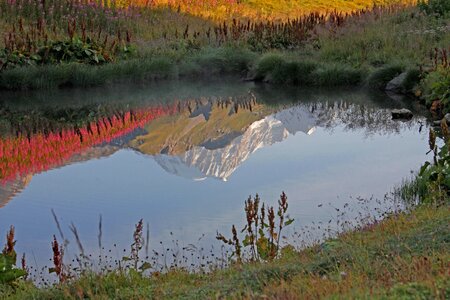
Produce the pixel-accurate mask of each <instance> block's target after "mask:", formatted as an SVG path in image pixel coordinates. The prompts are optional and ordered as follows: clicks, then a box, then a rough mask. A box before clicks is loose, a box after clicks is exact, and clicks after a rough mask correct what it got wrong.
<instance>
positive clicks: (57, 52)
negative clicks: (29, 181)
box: [0, 0, 450, 100]
mask: <svg viewBox="0 0 450 300" xmlns="http://www.w3.org/2000/svg"><path fill="white" fill-rule="evenodd" d="M65 1H67V5H62V6H61V5H57V2H55V1H45V2H43V3H44V7H42V4H39V2H27V1H14V2H11V1H7V0H2V1H0V15H1V19H0V28H4V31H5V32H6V37H5V39H4V41H3V45H1V46H0V47H3V50H0V66H1V67H0V69H1V70H2V71H1V72H0V88H6V89H30V88H52V87H61V86H89V85H99V84H105V83H108V82H113V81H115V80H119V79H125V78H127V79H128V80H148V79H161V78H177V77H183V76H189V77H203V76H205V75H215V76H221V75H223V74H233V75H237V76H240V77H242V78H246V79H251V80H263V81H268V82H272V83H276V84H297V85H316V86H324V85H331V86H333V85H361V84H365V83H367V82H369V84H370V86H380V85H382V84H384V83H385V82H387V81H389V80H390V79H392V78H393V77H395V76H396V75H398V74H400V73H401V72H403V71H408V72H409V73H410V74H411V75H410V76H409V77H408V78H409V79H410V81H409V82H408V85H409V86H410V90H412V87H414V86H415V84H416V83H417V80H418V79H419V77H420V76H422V77H423V76H424V75H425V74H426V73H427V72H428V71H429V69H430V66H431V65H432V64H433V61H432V60H430V52H433V51H434V49H439V51H440V52H442V51H445V52H447V51H448V50H447V49H448V45H449V44H450V30H449V19H448V11H447V8H446V1H442V0H433V1H430V2H429V3H426V4H425V3H421V4H420V5H419V6H418V7H416V6H402V5H398V4H395V5H394V4H393V3H398V2H395V1H394V2H389V3H384V2H380V3H379V4H390V5H388V6H380V7H371V8H370V9H369V8H366V9H364V7H367V3H365V1H345V3H346V4H342V5H343V6H341V7H340V9H339V11H328V12H323V11H322V14H318V13H311V14H305V12H309V10H308V9H305V10H304V11H303V10H302V11H303V14H301V15H296V14H295V13H294V12H292V5H294V6H295V5H300V6H302V5H303V6H305V7H307V6H308V7H310V8H311V11H313V10H314V9H315V11H316V10H320V7H322V5H326V4H329V3H327V2H326V1H324V2H323V3H322V2H317V3H318V4H316V6H313V5H312V3H313V2H305V3H303V2H302V4H294V2H292V1H280V2H277V1H274V2H273V3H272V2H270V1H264V2H255V1H237V2H234V1H225V2H227V5H228V2H230V5H228V6H226V7H227V9H229V10H231V9H234V7H235V6H236V7H239V8H244V7H245V8H246V9H248V10H249V11H253V12H256V11H258V9H259V8H258V7H259V6H261V5H267V6H268V7H272V11H278V12H282V11H285V12H287V11H291V12H292V15H291V16H290V17H291V18H290V19H287V18H281V17H280V18H275V19H274V20H275V21H267V18H266V19H263V18H257V17H256V16H254V17H253V18H245V17H242V16H241V17H236V18H234V19H223V18H219V17H218V18H212V17H211V18H205V17H206V16H204V15H202V13H201V12H202V11H206V8H205V7H209V6H212V5H213V2H212V1H211V2H209V1H203V2H202V4H198V5H197V4H196V3H197V2H195V1H194V2H192V1H189V3H191V2H192V3H194V4H195V5H191V6H189V7H188V5H187V3H188V2H186V3H185V2H183V1H182V2H180V5H179V6H180V7H175V6H174V5H173V3H172V4H170V1H169V6H167V5H163V4H162V3H159V2H158V1H156V2H154V1H149V2H148V3H149V4H148V5H145V4H147V2H146V3H142V2H139V1H137V2H131V3H128V2H126V1H116V2H114V1H113V2H109V4H108V3H107V4H106V5H100V4H98V3H97V2H95V1H92V2H90V1H88V2H87V4H80V5H75V3H73V2H72V1H71V0H65ZM22 2H23V3H22ZM225 2H224V3H223V4H224V5H225ZM275 2H276V3H279V5H281V7H278V6H277V5H275ZM11 3H14V4H11ZM102 3H104V2H102ZM192 3H191V4H192ZM257 3H259V4H257ZM261 3H263V4H261ZM295 3H297V2H295ZM216 4H217V5H216ZM220 4H221V3H220V1H218V2H217V3H216V2H214V7H221V5H220ZM208 5H209V6H208ZM299 9H300V10H301V8H299ZM188 10H194V11H189V14H188V13H187V11H188ZM197 10H198V11H197ZM244 11H245V10H244ZM294 11H295V10H294ZM344 12H345V13H344ZM227 15H229V13H227ZM241 15H245V13H242V14H241ZM94 16H95V17H94ZM218 16H220V14H219V15H218ZM200 17H204V18H205V19H202V18H200ZM440 55H441V54H439V56H440ZM432 59H433V58H432ZM440 69H443V70H440ZM447 69H448V67H446V66H444V67H442V68H439V70H437V74H433V75H432V76H430V78H431V79H430V80H429V81H426V80H425V81H424V89H425V93H426V95H427V96H429V97H432V98H434V97H435V95H434V93H435V92H434V91H435V90H436V88H435V87H431V85H432V84H431V83H428V82H434V79H433V78H435V77H439V78H441V77H444V83H443V84H442V85H443V86H444V87H445V78H446V76H447V75H446V74H447V73H448V72H447V71H446V70H447ZM446 72H447V73H446ZM371 79H372V80H371ZM374 79H375V80H374ZM437 92H438V93H440V91H437ZM433 100H436V99H433Z"/></svg>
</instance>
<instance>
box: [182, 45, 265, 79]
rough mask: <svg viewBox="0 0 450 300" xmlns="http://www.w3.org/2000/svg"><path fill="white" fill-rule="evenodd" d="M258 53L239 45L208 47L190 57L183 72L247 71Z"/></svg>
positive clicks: (224, 72) (221, 72) (216, 72)
mask: <svg viewBox="0 0 450 300" xmlns="http://www.w3.org/2000/svg"><path fill="white" fill-rule="evenodd" d="M255 56H256V54H255V53H253V52H251V51H250V50H248V49H245V48H239V47H231V46H226V47H220V48H216V49H214V48H206V49H203V50H201V51H199V52H197V53H195V54H194V55H193V57H192V58H189V59H188V60H187V61H186V62H185V63H184V64H185V66H183V67H182V68H181V71H182V74H181V75H189V74H183V73H191V72H194V73H203V74H227V73H241V74H244V73H246V72H247V71H248V70H249V69H250V66H251V65H252V63H253V61H254V60H255Z"/></svg>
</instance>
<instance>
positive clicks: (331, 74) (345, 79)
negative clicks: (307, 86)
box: [312, 64, 364, 86]
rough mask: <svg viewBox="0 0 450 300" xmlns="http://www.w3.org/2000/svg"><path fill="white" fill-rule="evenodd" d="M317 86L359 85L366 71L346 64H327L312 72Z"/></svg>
mask: <svg viewBox="0 0 450 300" xmlns="http://www.w3.org/2000/svg"><path fill="white" fill-rule="evenodd" d="M312 77H313V78H312V79H313V83H314V84H315V85H316V86H353V85H359V84H360V83H361V82H362V80H363V78H364V71H363V70H358V69H354V68H351V67H349V66H345V65H338V64H336V65H326V66H322V67H320V68H318V69H317V70H315V71H314V72H313V73H312Z"/></svg>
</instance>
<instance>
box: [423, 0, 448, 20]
mask: <svg viewBox="0 0 450 300" xmlns="http://www.w3.org/2000/svg"><path fill="white" fill-rule="evenodd" d="M419 8H420V9H422V10H423V11H425V12H426V13H428V14H437V15H440V16H444V15H445V14H447V13H449V12H450V1H448V0H428V1H420V2H419Z"/></svg>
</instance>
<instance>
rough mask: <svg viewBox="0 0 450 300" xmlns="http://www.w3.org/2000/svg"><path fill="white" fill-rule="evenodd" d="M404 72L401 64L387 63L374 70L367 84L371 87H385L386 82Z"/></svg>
mask: <svg viewBox="0 0 450 300" xmlns="http://www.w3.org/2000/svg"><path fill="white" fill-rule="evenodd" d="M402 72H403V67H402V66H399V65H387V66H384V67H382V68H379V69H377V70H375V71H374V72H372V73H371V74H370V76H369V78H368V79H367V84H368V86H369V87H371V88H376V89H384V88H385V87H386V84H387V83H388V82H389V81H391V80H392V79H394V78H395V77H396V76H398V75H400V74H401V73H402Z"/></svg>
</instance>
